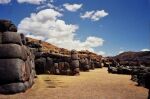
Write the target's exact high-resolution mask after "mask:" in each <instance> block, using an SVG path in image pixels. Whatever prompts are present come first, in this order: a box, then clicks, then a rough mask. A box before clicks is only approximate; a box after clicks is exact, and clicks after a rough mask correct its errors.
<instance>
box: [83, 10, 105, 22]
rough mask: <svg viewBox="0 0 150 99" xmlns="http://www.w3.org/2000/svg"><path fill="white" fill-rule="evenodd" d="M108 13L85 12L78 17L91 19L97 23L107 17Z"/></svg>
mask: <svg viewBox="0 0 150 99" xmlns="http://www.w3.org/2000/svg"><path fill="white" fill-rule="evenodd" d="M107 15H108V13H107V12H105V11H104V10H97V11H94V10H93V11H86V12H85V13H84V14H81V15H80V17H81V18H82V19H91V20H92V21H99V20H100V19H101V18H103V17H105V16H107Z"/></svg>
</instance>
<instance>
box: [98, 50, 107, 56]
mask: <svg viewBox="0 0 150 99" xmlns="http://www.w3.org/2000/svg"><path fill="white" fill-rule="evenodd" d="M97 54H98V55H102V56H106V53H105V52H104V51H98V52H97Z"/></svg>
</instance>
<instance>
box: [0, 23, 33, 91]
mask: <svg viewBox="0 0 150 99" xmlns="http://www.w3.org/2000/svg"><path fill="white" fill-rule="evenodd" d="M34 67H35V66H34V56H33V54H32V53H31V52H30V49H29V48H28V47H26V46H25V37H24V35H23V34H21V36H20V34H17V28H16V26H15V25H14V24H13V23H12V22H11V21H7V20H0V93H3V94H11V93H18V92H24V91H26V90H27V89H28V88H30V87H32V85H33V83H34V76H35V70H34Z"/></svg>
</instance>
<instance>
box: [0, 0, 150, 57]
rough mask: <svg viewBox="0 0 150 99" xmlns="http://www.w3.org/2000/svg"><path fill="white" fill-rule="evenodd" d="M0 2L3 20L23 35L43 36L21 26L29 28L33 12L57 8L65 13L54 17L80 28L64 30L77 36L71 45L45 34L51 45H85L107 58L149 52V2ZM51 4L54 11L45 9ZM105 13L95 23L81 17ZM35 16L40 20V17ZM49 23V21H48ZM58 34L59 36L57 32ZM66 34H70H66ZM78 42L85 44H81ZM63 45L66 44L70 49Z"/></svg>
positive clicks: (67, 0)
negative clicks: (88, 14) (134, 52)
mask: <svg viewBox="0 0 150 99" xmlns="http://www.w3.org/2000/svg"><path fill="white" fill-rule="evenodd" d="M6 1H9V0H6ZM33 1H34V0H33ZM41 1H42V0H41ZM0 3H1V4H0V12H1V13H0V18H1V19H10V20H12V21H13V22H14V23H15V24H16V25H17V26H18V25H19V24H20V26H19V27H20V28H19V29H20V30H21V32H22V31H23V32H30V33H29V34H32V36H34V37H35V36H43V34H42V33H43V31H42V32H41V34H38V33H36V32H35V31H29V30H30V29H27V30H25V27H22V25H26V24H25V21H26V20H24V18H26V17H28V18H31V16H30V15H31V13H35V14H37V13H39V12H40V11H43V10H45V9H54V10H55V12H59V13H60V14H62V16H59V15H56V16H55V15H54V16H53V18H54V17H55V18H57V19H56V20H63V21H64V22H65V23H64V25H69V24H72V25H76V26H78V28H76V27H75V26H72V28H73V29H71V30H69V29H70V27H68V28H69V29H66V30H68V31H72V32H68V31H66V30H64V31H63V32H62V31H61V32H62V38H63V36H64V35H68V36H69V35H75V36H73V39H74V40H72V41H71V42H72V43H71V44H70V43H68V42H67V41H66V42H63V40H64V39H65V38H64V39H62V42H61V40H60V41H58V42H59V43H58V42H56V41H57V39H58V38H59V37H58V36H56V35H55V36H54V38H55V37H56V40H53V38H51V37H52V36H53V34H50V33H51V32H50V33H49V34H46V35H45V36H46V37H44V39H43V40H46V41H49V42H50V43H53V42H54V45H58V46H59V45H60V47H63V46H65V48H73V47H75V48H78V47H80V46H82V47H83V46H84V47H83V48H84V49H86V48H87V49H89V50H94V51H95V52H97V53H102V54H104V53H105V55H116V54H118V53H119V52H120V51H140V50H142V49H150V39H149V38H150V1H149V0H51V1H45V3H42V2H40V3H39V4H35V3H33V2H30V0H27V1H26V0H18V1H16V0H12V1H10V2H7V3H3V2H1V0H0ZM48 3H50V4H51V5H53V6H55V8H54V7H53V8H52V7H48V6H46V5H47V4H48ZM64 4H69V5H73V4H78V5H82V6H81V7H79V8H78V7H77V9H75V8H74V9H75V11H71V10H68V9H67V8H66V7H65V6H64ZM42 6H43V8H42ZM58 8H59V9H58ZM60 9H62V11H60ZM102 10H104V12H105V13H107V15H104V16H101V15H100V16H99V19H98V20H96V21H95V20H93V19H91V18H92V16H91V17H90V16H89V17H86V18H81V16H83V15H85V13H86V12H87V11H88V12H90V11H94V12H93V13H96V12H97V11H102ZM53 12H54V11H53ZM100 13H101V12H100ZM93 15H94V14H93ZM34 17H36V18H37V15H35V16H34ZM49 18H51V17H49ZM48 20H49V19H47V21H48ZM21 22H22V23H21ZM30 27H31V26H30ZM66 28H67V27H66ZM39 31H40V30H39ZM31 32H35V33H31ZM55 32H56V34H57V32H58V31H55ZM55 32H54V34H55ZM64 32H66V33H68V34H63V33H64ZM73 32H75V33H73ZM29 34H26V35H29ZM32 36H31V37H32ZM48 36H51V37H48ZM60 36H61V35H60ZM70 38H71V37H70V36H69V38H66V39H70ZM98 38H99V39H98ZM103 40H104V41H103ZM79 42H81V43H82V44H81V45H79V44H78V43H79ZM62 43H66V44H67V46H66V45H63V44H62ZM92 43H93V45H92ZM101 43H102V44H101ZM76 44H77V45H76ZM61 45H63V46H61ZM73 45H74V46H73ZM70 46H72V47H70Z"/></svg>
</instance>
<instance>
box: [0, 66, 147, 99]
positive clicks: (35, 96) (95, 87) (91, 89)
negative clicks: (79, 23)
mask: <svg viewBox="0 0 150 99" xmlns="http://www.w3.org/2000/svg"><path fill="white" fill-rule="evenodd" d="M147 96H148V90H147V89H145V88H143V87H138V86H136V83H134V82H132V81H131V80H130V76H128V75H117V74H109V73H107V69H106V68H103V69H95V70H91V71H90V72H81V74H80V76H60V75H39V76H38V78H36V80H35V84H34V86H33V87H32V88H31V89H29V90H28V91H26V92H25V93H20V94H15V95H0V99H147Z"/></svg>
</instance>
